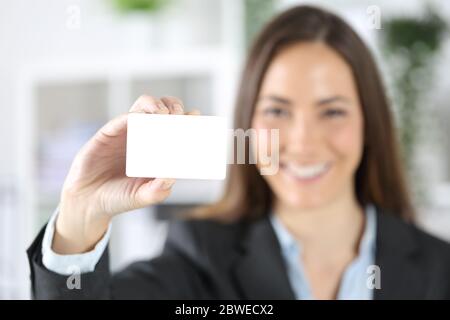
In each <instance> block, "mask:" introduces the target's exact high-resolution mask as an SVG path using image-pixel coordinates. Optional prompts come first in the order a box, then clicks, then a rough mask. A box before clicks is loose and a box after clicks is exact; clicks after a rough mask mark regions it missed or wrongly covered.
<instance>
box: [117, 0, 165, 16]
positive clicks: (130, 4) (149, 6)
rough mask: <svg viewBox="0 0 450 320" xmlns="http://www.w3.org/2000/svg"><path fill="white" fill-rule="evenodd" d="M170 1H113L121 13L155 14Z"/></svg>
mask: <svg viewBox="0 0 450 320" xmlns="http://www.w3.org/2000/svg"><path fill="white" fill-rule="evenodd" d="M168 1H169V0H112V2H113V4H114V6H115V7H116V8H117V9H118V10H119V11H120V12H124V13H125V12H149V13H150V12H155V11H158V10H159V9H161V8H162V7H163V6H164V5H165V4H166V3H167V2H168Z"/></svg>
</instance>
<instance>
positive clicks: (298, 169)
mask: <svg viewBox="0 0 450 320" xmlns="http://www.w3.org/2000/svg"><path fill="white" fill-rule="evenodd" d="M328 167H329V165H328V163H320V164H316V165H311V166H298V165H294V164H287V165H286V168H287V169H288V170H289V172H291V173H292V174H293V175H295V176H297V177H299V178H303V179H308V178H314V177H316V176H319V175H321V174H322V173H324V172H325V171H327V170H328Z"/></svg>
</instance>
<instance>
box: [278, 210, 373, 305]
mask: <svg viewBox="0 0 450 320" xmlns="http://www.w3.org/2000/svg"><path fill="white" fill-rule="evenodd" d="M365 213H366V225H365V229H364V234H363V236H362V238H361V243H360V247H359V252H358V256H357V257H356V258H355V259H354V260H353V261H352V262H351V263H350V265H348V266H347V268H346V269H345V271H344V273H343V276H342V279H341V282H340V287H339V291H338V294H337V299H338V300H354V299H360V300H372V299H373V290H374V289H372V288H371V286H369V285H368V279H369V276H370V266H372V265H374V264H375V244H376V212H375V207H374V206H371V205H369V206H367V208H366V210H365ZM270 221H271V223H272V226H273V229H274V231H275V234H276V236H277V238H278V242H279V243H280V246H281V253H282V256H283V259H284V262H285V265H286V268H287V273H288V278H289V282H290V284H291V287H292V289H293V291H294V294H295V297H296V299H300V300H311V299H314V297H313V295H312V292H311V288H310V285H309V283H308V279H307V277H306V274H305V271H304V267H303V264H302V260H301V255H302V251H301V246H300V244H299V243H298V242H297V241H296V240H295V239H294V237H293V236H292V235H291V234H290V233H289V231H288V230H287V229H286V227H285V226H284V225H283V224H282V222H281V221H280V220H279V219H278V218H277V216H276V215H274V214H272V215H271V217H270Z"/></svg>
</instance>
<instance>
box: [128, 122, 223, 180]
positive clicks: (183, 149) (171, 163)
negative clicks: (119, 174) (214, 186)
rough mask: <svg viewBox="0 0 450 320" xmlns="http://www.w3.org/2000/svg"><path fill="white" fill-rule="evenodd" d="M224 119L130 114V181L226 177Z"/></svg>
mask: <svg viewBox="0 0 450 320" xmlns="http://www.w3.org/2000/svg"><path fill="white" fill-rule="evenodd" d="M226 164H227V127H226V121H225V119H224V118H221V117H215V116H194V115H160V114H145V113H130V114H129V116H128V128H127V154H126V175H127V176H128V177H145V178H150V177H152V178H176V179H217V180H221V179H224V178H225V175H226Z"/></svg>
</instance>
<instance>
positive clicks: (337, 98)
mask: <svg viewBox="0 0 450 320" xmlns="http://www.w3.org/2000/svg"><path fill="white" fill-rule="evenodd" d="M258 100H259V101H261V100H271V101H273V102H278V103H281V104H285V105H291V104H292V102H291V100H289V99H286V98H283V97H280V96H276V95H267V96H262V97H260V98H259V99H258ZM333 102H344V103H349V102H350V99H348V98H346V97H344V96H341V95H335V96H331V97H328V98H323V99H319V100H318V101H317V102H316V103H315V104H316V105H317V106H322V105H326V104H329V103H333Z"/></svg>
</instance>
